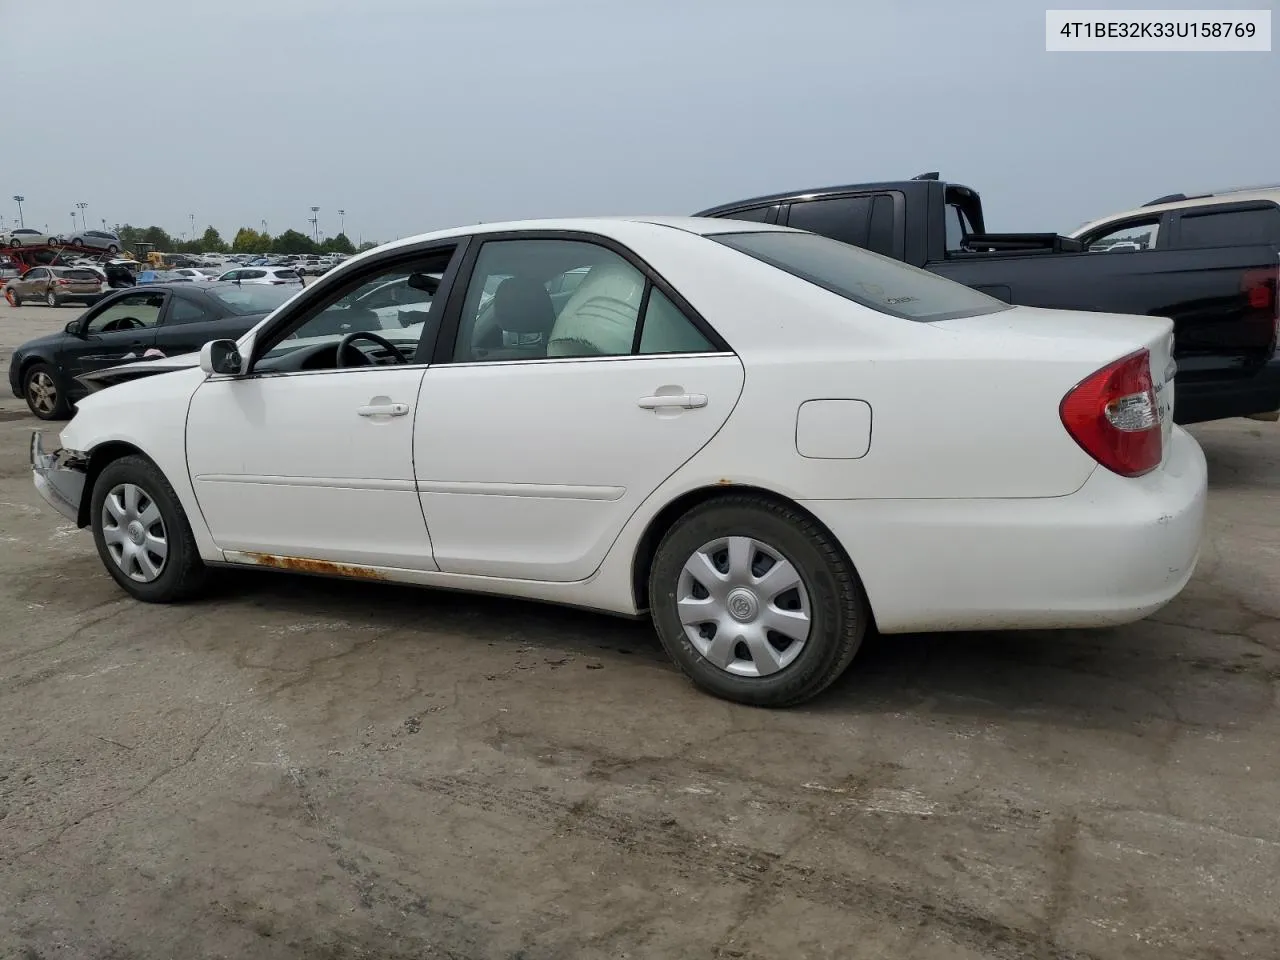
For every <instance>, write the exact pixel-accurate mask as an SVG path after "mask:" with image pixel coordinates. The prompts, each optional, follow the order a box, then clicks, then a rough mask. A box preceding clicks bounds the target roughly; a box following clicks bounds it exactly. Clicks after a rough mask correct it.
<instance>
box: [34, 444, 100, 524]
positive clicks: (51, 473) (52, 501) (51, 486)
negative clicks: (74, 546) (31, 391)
mask: <svg viewBox="0 0 1280 960" xmlns="http://www.w3.org/2000/svg"><path fill="white" fill-rule="evenodd" d="M87 466H88V464H87V462H86V461H85V459H84V458H83V457H82V456H81V455H80V454H78V453H73V452H72V451H70V450H54V451H52V452H46V451H45V449H44V438H43V434H41V433H40V431H38V430H37V431H35V432H34V433H32V434H31V476H32V480H33V481H34V482H35V485H36V491H37V492H38V493H39V494H40V496H42V497H44V499H45V502H46V503H48V504H49V506H51V507H53V508H54V509H55V510H57V511H58V512H59V513H60V514H62V515H63V516H64V517H66V518H67V519H68V520H70V521H71V522H72V523H74V524H76V526H79V525H80V501H81V500H82V499H83V497H84V483H85V476H86V474H85V469H86V467H87Z"/></svg>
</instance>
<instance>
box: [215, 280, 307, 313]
mask: <svg viewBox="0 0 1280 960" xmlns="http://www.w3.org/2000/svg"><path fill="white" fill-rule="evenodd" d="M200 286H202V287H206V286H207V287H208V293H209V296H211V297H217V298H218V299H219V300H221V301H222V302H223V303H224V304H226V305H227V307H228V308H229V309H230V310H231V312H232V313H235V314H238V315H239V316H242V317H246V316H249V315H250V314H254V313H270V312H271V311H272V310H274V309H275V308H276V307H278V306H280V304H282V303H284V302H285V301H286V300H288V299H289V298H290V297H292V296H293V295H294V294H295V293H297V290H298V288H297V287H296V286H295V287H273V286H270V285H268V284H261V283H247V284H244V285H243V286H242V285H240V284H235V283H220V284H217V285H216V286H215V285H214V284H207V285H206V284H200Z"/></svg>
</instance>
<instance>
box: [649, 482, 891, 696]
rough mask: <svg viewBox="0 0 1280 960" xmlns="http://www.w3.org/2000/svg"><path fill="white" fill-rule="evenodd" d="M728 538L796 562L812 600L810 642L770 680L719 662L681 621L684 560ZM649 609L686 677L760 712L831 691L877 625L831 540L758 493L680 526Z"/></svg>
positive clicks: (664, 552)
mask: <svg viewBox="0 0 1280 960" xmlns="http://www.w3.org/2000/svg"><path fill="white" fill-rule="evenodd" d="M726 537H748V538H751V539H752V540H754V541H757V543H759V544H761V545H763V546H765V547H767V548H768V549H769V550H770V551H773V552H774V553H776V554H777V555H779V556H780V557H781V558H783V559H785V560H786V561H788V562H790V563H791V565H792V566H793V567H795V569H796V571H797V572H798V573H799V575H800V578H801V580H802V581H803V585H804V589H805V592H806V593H807V594H808V601H809V602H808V607H809V610H808V612H809V618H810V622H809V635H808V637H807V640H806V641H805V643H804V645H803V646H802V647H801V648H800V649H799V652H798V654H795V655H794V659H793V660H792V661H791V662H789V663H787V664H786V665H785V666H783V667H782V668H781V669H780V670H778V671H777V672H775V673H771V674H769V675H768V676H741V675H738V674H735V673H731V672H729V670H727V669H722V668H721V667H719V666H717V665H716V664H714V663H712V662H711V661H710V660H709V659H707V657H705V656H704V655H703V654H702V653H701V652H699V650H698V648H697V647H696V646H694V644H693V642H692V641H691V640H690V639H689V637H688V636H687V635H686V633H685V628H684V625H683V624H682V623H681V621H680V615H679V612H678V609H677V589H678V587H679V584H680V578H681V572H682V570H683V569H684V565H685V562H686V561H687V560H689V559H690V558H691V557H692V556H693V555H694V554H695V553H696V552H697V551H698V550H699V549H700V548H701V547H702V546H704V545H705V544H708V543H710V542H712V541H715V540H718V539H720V538H726ZM765 555H766V556H767V554H765ZM757 559H758V558H757ZM649 607H650V611H651V615H652V617H653V622H654V627H655V628H656V629H657V632H658V637H659V639H660V640H661V641H662V645H663V647H664V648H665V649H666V651H667V653H668V655H670V657H671V659H672V660H674V661H675V663H676V666H678V667H679V668H680V670H681V671H682V672H683V673H684V674H685V675H686V676H688V677H689V678H690V679H691V680H692V681H693V682H694V683H695V684H697V685H698V686H699V687H701V688H702V689H703V690H706V691H707V692H709V693H711V694H714V695H715V696H717V697H722V698H724V699H726V700H732V701H734V702H736V703H743V704H748V705H750V706H758V707H786V706H792V705H795V704H799V703H803V702H804V701H806V700H810V699H812V698H813V697H815V696H817V695H818V694H819V693H821V692H822V691H823V690H825V689H826V688H827V687H828V686H830V685H831V684H832V683H833V682H835V680H836V679H837V678H838V677H839V676H840V675H841V674H842V673H844V671H845V669H846V668H847V667H848V666H849V664H850V662H851V661H852V660H853V656H854V654H855V653H857V652H858V647H859V646H860V645H861V643H862V639H863V637H864V636H865V635H866V632H867V629H868V627H869V625H870V621H871V613H870V606H869V604H868V602H867V598H866V593H865V592H864V590H863V588H862V583H861V581H860V580H859V579H858V575H857V572H856V571H855V570H854V569H853V566H852V564H850V563H849V561H848V560H847V559H846V558H845V556H844V553H843V551H842V550H841V549H840V547H839V546H838V544H837V543H836V542H835V540H834V539H833V538H832V537H831V535H830V534H828V533H827V532H826V531H825V530H823V529H822V527H821V526H819V525H818V524H817V523H815V522H814V521H813V520H812V519H810V518H809V517H807V516H805V515H804V514H802V513H800V512H799V511H798V510H795V509H793V508H791V507H788V506H785V505H783V504H779V503H775V502H773V501H770V500H766V499H764V498H761V497H756V496H751V495H734V496H726V497H722V498H719V499H716V500H713V501H711V502H708V503H705V504H702V505H701V506H698V507H694V508H693V509H692V510H690V511H689V512H688V513H687V514H685V515H684V516H683V517H681V518H680V519H679V520H677V521H676V523H675V524H674V525H673V526H672V527H671V529H670V530H669V531H668V532H667V535H666V536H665V537H663V538H662V542H661V544H659V546H658V551H657V554H656V556H655V557H654V561H653V566H652V569H651V571H650V575H649ZM738 646H743V645H738ZM738 646H735V648H734V649H735V650H736V649H738ZM783 656H785V654H783ZM752 659H753V660H754V658H752Z"/></svg>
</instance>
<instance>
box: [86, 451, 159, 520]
mask: <svg viewBox="0 0 1280 960" xmlns="http://www.w3.org/2000/svg"><path fill="white" fill-rule="evenodd" d="M134 456H136V457H146V459H147V460H151V458H150V457H148V456H147V454H146V453H145V452H144V451H143V450H142V449H141V448H139V447H136V446H134V445H133V444H132V443H128V442H127V441H124V440H108V441H107V442H106V443H100V444H98V445H97V446H96V447H94V448H93V450H91V451H90V452H89V463H88V466H86V467H85V471H84V494H83V495H82V496H81V497H80V507H79V511H78V514H77V517H76V524H77V525H78V526H79V527H81V528H84V527H87V526H88V525H89V503H90V500H91V499H92V495H93V485H94V484H95V483H97V482H98V475H99V474H101V473H102V471H103V470H105V469H106V468H107V465H108V464H111V463H114V462H115V461H117V460H119V459H121V458H122V457H134ZM151 462H152V463H154V462H155V461H154V460H151Z"/></svg>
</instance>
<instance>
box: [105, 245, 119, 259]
mask: <svg viewBox="0 0 1280 960" xmlns="http://www.w3.org/2000/svg"><path fill="white" fill-rule="evenodd" d="M119 252H120V248H119V247H117V246H116V245H115V244H114V243H113V244H111V245H110V246H109V247H107V253H109V254H111V256H113V257H114V256H115V255H116V254H117V253H119Z"/></svg>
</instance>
